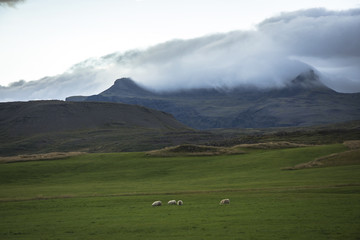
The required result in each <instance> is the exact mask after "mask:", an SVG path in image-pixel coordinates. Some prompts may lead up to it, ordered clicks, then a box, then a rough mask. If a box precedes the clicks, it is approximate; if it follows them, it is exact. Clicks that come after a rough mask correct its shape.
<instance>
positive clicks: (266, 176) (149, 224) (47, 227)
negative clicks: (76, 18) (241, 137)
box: [0, 144, 360, 239]
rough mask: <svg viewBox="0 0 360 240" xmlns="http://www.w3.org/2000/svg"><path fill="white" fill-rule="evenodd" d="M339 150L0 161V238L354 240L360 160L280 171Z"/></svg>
mask: <svg viewBox="0 0 360 240" xmlns="http://www.w3.org/2000/svg"><path fill="white" fill-rule="evenodd" d="M346 150H347V148H346V147H345V146H344V145H342V144H335V145H324V146H313V147H301V148H288V149H272V150H268V149H251V150H249V151H248V152H247V153H246V154H240V155H219V156H179V157H171V158H168V157H149V156H147V155H146V154H145V153H109V154H86V155H79V156H74V157H70V158H68V159H62V160H49V161H29V162H16V163H7V164H5V163H3V164H0V216H1V221H0V239H141V238H143V239H309V238H313V239H359V238H358V236H360V230H359V225H360V204H359V203H360V202H359V201H360V175H359V171H360V166H359V165H348V166H336V167H328V168H313V169H304V170H298V171H282V170H281V169H282V168H283V167H286V166H294V165H297V164H300V163H304V162H309V161H311V160H314V159H316V158H319V157H321V156H326V155H329V154H335V153H341V152H344V151H346ZM223 198H230V201H231V204H230V205H227V206H220V205H219V201H220V200H221V199H223ZM170 199H176V200H179V199H181V200H183V201H184V205H183V206H167V205H164V206H161V207H151V203H152V202H153V201H155V200H161V201H163V203H166V202H167V201H168V200H170Z"/></svg>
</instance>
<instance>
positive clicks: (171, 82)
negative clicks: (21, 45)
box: [0, 9, 360, 101]
mask: <svg viewBox="0 0 360 240" xmlns="http://www.w3.org/2000/svg"><path fill="white" fill-rule="evenodd" d="M359 39H360V9H351V10H347V11H328V10H325V9H308V10H301V11H295V12H289V13H282V14H280V15H278V16H275V17H273V18H269V19H266V20H264V21H263V22H261V23H259V24H258V25H257V28H256V29H255V30H253V31H233V32H229V33H222V34H213V35H208V36H203V37H199V38H194V39H190V40H172V41H168V42H165V43H162V44H158V45H155V46H153V47H150V48H148V49H145V50H131V51H127V52H124V53H119V52H115V53H112V54H109V55H106V56H103V57H101V58H93V59H88V60H86V61H84V62H81V63H79V64H76V65H74V66H73V67H72V68H71V69H70V70H69V71H67V72H66V73H64V74H61V75H58V76H54V77H46V78H43V79H40V80H38V81H31V82H23V81H21V82H17V83H14V84H12V85H10V86H8V87H1V88H0V96H1V97H0V100H1V101H4V99H12V100H26V99H49V98H60V99H63V98H65V97H67V96H70V95H80V94H82V95H88V94H95V93H99V92H100V91H102V90H105V89H106V88H108V87H109V86H110V85H111V84H112V83H113V81H114V80H115V79H116V78H120V77H131V78H132V79H134V80H135V81H136V82H138V83H139V84H141V85H143V86H145V87H148V88H150V89H153V90H157V91H172V90H176V89H187V88H202V87H225V88H231V87H234V86H245V85H246V86H248V85H251V86H255V87H260V88H272V87H282V86H285V85H286V82H287V81H289V80H291V79H293V78H294V77H296V76H297V75H298V74H300V73H302V72H304V71H306V70H308V69H310V68H314V69H317V70H318V71H320V72H321V73H322V79H321V80H322V81H323V82H324V83H325V84H327V85H328V86H330V87H332V88H334V89H335V90H338V91H343V92H355V91H360V70H359V69H360V41H359Z"/></svg>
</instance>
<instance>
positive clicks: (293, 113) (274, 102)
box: [66, 70, 360, 129]
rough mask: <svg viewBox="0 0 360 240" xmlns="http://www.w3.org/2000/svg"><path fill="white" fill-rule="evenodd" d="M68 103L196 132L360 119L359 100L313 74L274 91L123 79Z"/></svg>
mask: <svg viewBox="0 0 360 240" xmlns="http://www.w3.org/2000/svg"><path fill="white" fill-rule="evenodd" d="M66 100H67V101H102V102H123V103H130V104H138V105H142V106H146V107H149V108H153V109H157V110H160V111H165V112H168V113H171V114H172V115H174V117H175V118H176V119H178V120H179V121H180V122H182V123H184V124H186V125H187V126H190V127H193V128H196V129H210V128H239V127H240V128H264V127H289V126H311V125H319V124H329V123H337V122H344V121H352V120H358V119H360V94H359V93H355V94H346V93H338V92H335V91H333V90H332V89H330V88H328V87H326V86H325V85H324V84H323V83H321V81H320V80H319V77H318V76H317V75H316V74H315V72H314V71H312V70H311V71H309V72H306V73H303V74H301V75H299V76H297V77H296V78H294V79H292V80H289V81H288V82H287V84H286V86H284V87H282V88H271V89H257V88H250V87H247V88H244V87H238V88H234V89H228V88H209V89H192V90H182V91H175V92H154V91H150V90H148V89H145V88H143V87H141V86H139V85H138V84H136V83H135V82H134V81H133V80H131V79H129V78H122V79H118V80H116V81H115V83H114V85H113V86H111V87H110V88H109V89H107V90H105V91H103V92H102V93H100V94H98V95H93V96H88V97H84V96H82V97H81V96H74V97H69V98H67V99H66Z"/></svg>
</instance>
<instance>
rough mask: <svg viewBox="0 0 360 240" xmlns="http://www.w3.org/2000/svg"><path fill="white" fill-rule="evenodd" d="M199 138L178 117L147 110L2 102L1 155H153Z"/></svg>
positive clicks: (87, 104) (113, 105) (104, 105)
mask: <svg viewBox="0 0 360 240" xmlns="http://www.w3.org/2000/svg"><path fill="white" fill-rule="evenodd" d="M196 134H197V133H196V132H195V131H194V130H192V129H190V128H189V127H187V126H185V125H184V124H182V123H180V122H178V121H177V120H176V119H175V118H174V117H173V116H172V115H170V114H168V113H165V112H161V111H157V110H153V109H148V108H145V107H142V106H135V105H129V104H121V103H107V102H65V101H30V102H7V103H0V155H13V154H20V153H32V152H36V153H39V152H51V151H74V150H76V151H78V150H82V151H90V152H91V151H93V152H103V151H107V152H111V151H130V150H148V149H154V148H161V147H163V146H167V145H169V144H170V145H171V144H174V145H176V144H178V141H182V140H184V141H185V140H186V139H187V138H192V137H194V136H195V135H196ZM200 137H201V136H200Z"/></svg>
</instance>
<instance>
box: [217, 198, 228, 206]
mask: <svg viewBox="0 0 360 240" xmlns="http://www.w3.org/2000/svg"><path fill="white" fill-rule="evenodd" d="M219 204H220V205H224V204H230V199H228V198H226V199H223V200H221V201H220V203H219Z"/></svg>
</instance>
